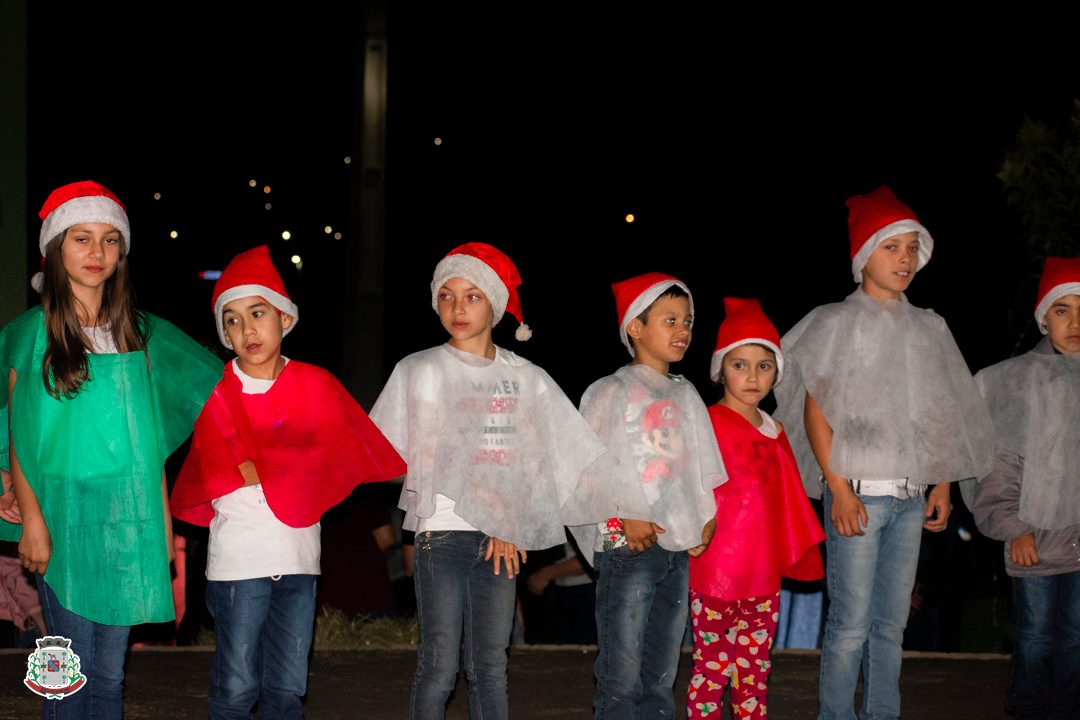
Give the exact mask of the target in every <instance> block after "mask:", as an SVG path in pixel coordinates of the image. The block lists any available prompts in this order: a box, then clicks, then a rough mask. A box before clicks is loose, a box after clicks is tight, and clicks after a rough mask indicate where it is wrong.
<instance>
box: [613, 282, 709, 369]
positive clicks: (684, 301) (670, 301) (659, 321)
mask: <svg viewBox="0 0 1080 720" xmlns="http://www.w3.org/2000/svg"><path fill="white" fill-rule="evenodd" d="M693 326H694V316H693V315H691V314H690V300H689V299H688V298H685V297H661V298H658V299H657V300H656V302H654V303H653V305H652V307H651V308H649V312H648V315H647V321H646V322H641V320H640V319H639V318H634V319H633V320H631V321H630V322H629V324H627V326H626V334H627V335H629V336H630V337H631V338H633V340H632V342H633V343H634V362H635V363H641V364H643V365H648V366H649V367H651V368H653V369H654V370H657V371H658V372H662V373H666V372H667V371H668V365H670V364H671V363H675V362H679V361H680V360H682V359H683V356H684V355H685V354H686V351H687V349H688V348H689V347H690V338H691V336H692V335H693V332H692V328H693Z"/></svg>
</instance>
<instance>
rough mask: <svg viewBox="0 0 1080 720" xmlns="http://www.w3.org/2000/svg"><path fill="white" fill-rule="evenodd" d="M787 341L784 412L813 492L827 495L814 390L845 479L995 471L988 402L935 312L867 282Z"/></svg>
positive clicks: (781, 390) (943, 478) (915, 480)
mask: <svg viewBox="0 0 1080 720" xmlns="http://www.w3.org/2000/svg"><path fill="white" fill-rule="evenodd" d="M780 343H781V347H783V349H784V360H785V362H786V368H785V371H786V372H785V374H784V382H783V384H781V385H779V386H777V388H776V401H777V412H776V413H775V415H776V417H778V418H780V419H781V420H782V421H783V423H784V427H785V429H786V430H787V433H788V438H789V440H790V441H791V446H792V449H793V450H794V451H795V457H796V460H797V461H798V463H799V472H800V473H801V474H802V477H803V484H804V486H805V487H806V492H807V494H808V495H809V496H810V497H815V498H819V497H821V492H822V484H821V476H822V474H821V468H820V467H819V466H818V463H817V459H816V458H815V457H814V454H813V451H812V450H811V448H810V441H809V439H808V438H807V435H806V427H805V425H804V423H803V408H804V405H805V398H806V394H807V393H809V394H810V396H811V397H813V398H814V400H815V402H817V405H818V407H819V408H820V409H821V411H822V414H823V415H824V416H825V419H826V420H827V421H828V423H829V425H830V427H831V428H832V431H833V438H832V449H831V452H830V457H829V464H830V466H831V469H832V471H833V472H835V473H837V474H838V475H840V476H841V477H845V478H851V479H860V480H892V479H900V478H907V479H908V480H909V482H911V483H912V484H927V485H933V484H937V483H943V482H952V481H957V480H963V479H965V478H972V477H982V476H984V475H986V474H987V473H989V472H990V469H991V467H992V465H993V460H994V455H993V452H994V445H993V430H992V427H991V422H990V416H989V413H988V412H987V409H986V404H985V403H984V402H983V399H982V397H981V396H980V395H979V391H978V389H977V388H976V387H975V381H974V379H973V378H972V376H971V372H970V371H969V370H968V366H967V363H966V362H965V361H964V358H963V356H962V355H961V354H960V349H959V348H958V347H957V346H956V341H955V340H954V339H953V336H952V333H950V332H949V328H948V326H947V325H946V324H945V321H944V320H943V319H942V318H941V317H940V316H939V315H937V314H936V313H935V312H934V311H933V310H924V309H922V308H917V307H914V306H912V305H911V304H909V303H908V301H907V298H906V297H903V296H901V299H900V300H877V299H875V298H872V297H870V296H869V295H867V294H866V293H865V292H863V291H862V289H861V288H857V289H856V290H855V292H853V293H852V294H851V295H849V296H848V297H847V298H846V299H845V300H844V301H843V302H840V303H832V304H829V305H822V306H820V307H818V308H815V309H814V310H812V311H811V312H810V313H809V314H808V315H807V316H806V317H804V318H803V319H802V320H800V321H799V323H798V324H796V325H795V327H793V328H792V329H791V330H790V331H788V333H787V334H785V335H784V337H783V338H781V340H780Z"/></svg>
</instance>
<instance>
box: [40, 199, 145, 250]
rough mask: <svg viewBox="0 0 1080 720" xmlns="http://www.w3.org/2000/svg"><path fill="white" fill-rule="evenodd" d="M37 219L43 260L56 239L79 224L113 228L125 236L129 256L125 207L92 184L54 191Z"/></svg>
mask: <svg viewBox="0 0 1080 720" xmlns="http://www.w3.org/2000/svg"><path fill="white" fill-rule="evenodd" d="M38 217H40V218H41V232H40V233H39V234H38V247H39V248H40V249H41V256H42V257H45V248H46V247H48V245H49V243H50V242H52V241H53V239H54V238H55V237H56V236H57V235H60V234H61V233H63V232H64V231H65V230H67V229H68V228H69V227H71V226H72V225H79V224H80V223H107V224H109V225H112V226H113V227H114V228H116V229H117V230H119V231H120V234H121V235H123V236H124V245H125V246H126V248H127V252H129V253H130V252H131V228H130V226H129V225H128V216H127V211H126V210H125V209H124V204H123V203H122V202H120V199H119V198H117V197H116V196H115V195H113V194H112V192H111V191H110V190H109V189H108V188H107V187H105V186H104V185H101V184H100V183H96V182H94V181H93V180H81V181H79V182H74V183H69V184H68V185H64V186H62V187H58V188H56V189H55V190H53V191H52V192H51V193H49V197H48V198H47V199H46V200H45V204H44V205H42V206H41V211H40V212H39V213H38Z"/></svg>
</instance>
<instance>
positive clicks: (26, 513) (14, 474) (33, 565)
mask: <svg viewBox="0 0 1080 720" xmlns="http://www.w3.org/2000/svg"><path fill="white" fill-rule="evenodd" d="M14 392H15V370H14V369H12V370H11V372H10V373H9V374H8V416H9V417H11V409H12V408H11V396H12V395H13V394H14ZM11 487H12V490H13V491H14V493H15V498H16V500H17V501H18V503H19V514H20V515H21V516H22V526H23V531H22V539H21V540H19V560H21V561H22V564H23V567H24V568H26V569H27V570H29V571H30V572H34V573H41V574H42V575H44V574H45V568H46V567H47V566H48V564H49V559H50V558H51V557H52V535H51V534H50V533H49V527H48V525H46V524H45V516H44V515H42V514H41V506H40V505H38V501H37V495H35V494H34V490H33V488H31V487H30V483H28V482H27V481H26V476H25V475H23V471H22V466H21V465H19V458H18V457H17V456H16V455H15V445H14V443H12V445H11Z"/></svg>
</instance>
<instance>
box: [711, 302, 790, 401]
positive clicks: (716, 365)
mask: <svg viewBox="0 0 1080 720" xmlns="http://www.w3.org/2000/svg"><path fill="white" fill-rule="evenodd" d="M741 345H763V346H764V347H767V348H769V349H770V350H772V351H773V353H775V354H776V382H774V383H773V387H776V386H777V385H779V384H780V380H781V379H782V378H783V377H784V356H783V355H782V354H781V353H780V333H778V332H776V326H775V325H773V324H772V322H770V320H769V318H767V317H766V316H765V312H764V311H763V310H762V309H761V303H759V302H758V301H757V300H755V299H753V298H735V297H727V298H724V322H722V323H720V331H719V332H718V333H717V334H716V349H715V350H713V354H712V362H711V363H710V367H709V377H710V378H712V380H713V382H719V381H720V371H721V369H722V367H723V362H724V356H725V355H727V354H728V353H729V352H731V351H732V350H734V349H735V348H737V347H739V346H741Z"/></svg>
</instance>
